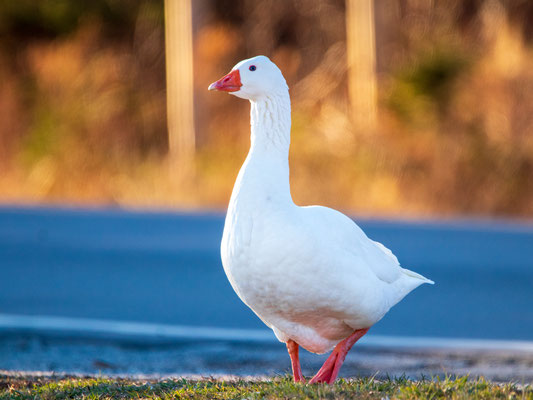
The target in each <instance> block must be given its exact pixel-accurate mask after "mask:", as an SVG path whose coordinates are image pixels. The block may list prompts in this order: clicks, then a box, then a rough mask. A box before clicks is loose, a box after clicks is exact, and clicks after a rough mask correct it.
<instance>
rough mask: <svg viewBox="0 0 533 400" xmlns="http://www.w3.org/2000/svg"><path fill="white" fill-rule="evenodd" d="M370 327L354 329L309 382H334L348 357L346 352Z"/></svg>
mask: <svg viewBox="0 0 533 400" xmlns="http://www.w3.org/2000/svg"><path fill="white" fill-rule="evenodd" d="M369 329H370V328H366V329H358V330H356V331H354V333H352V334H351V335H350V336H348V337H347V338H346V339H344V340H343V341H342V342H340V343H338V344H337V346H335V348H334V349H333V351H332V352H331V354H330V355H329V357H328V359H327V360H326V362H324V365H322V368H320V370H319V371H318V372H317V373H316V375H315V376H314V377H313V379H311V380H310V381H309V383H329V384H332V383H333V382H335V379H337V376H338V375H339V371H340V369H341V365H342V363H343V362H344V359H345V358H346V354H348V352H349V351H350V349H351V348H352V346H353V345H354V344H355V342H357V341H358V340H359V339H361V338H362V337H363V335H364V334H365V333H367V332H368V330H369Z"/></svg>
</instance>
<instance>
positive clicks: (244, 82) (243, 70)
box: [208, 56, 289, 101]
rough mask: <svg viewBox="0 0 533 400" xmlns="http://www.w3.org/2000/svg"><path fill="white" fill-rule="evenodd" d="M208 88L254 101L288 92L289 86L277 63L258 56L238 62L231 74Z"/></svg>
mask: <svg viewBox="0 0 533 400" xmlns="http://www.w3.org/2000/svg"><path fill="white" fill-rule="evenodd" d="M208 89H209V90H218V91H222V92H228V93H230V94H232V95H234V96H237V97H240V98H242V99H247V100H252V101H254V100H259V99H261V98H263V97H270V96H275V95H277V94H281V93H284V92H285V93H286V92H287V91H288V89H289V88H288V86H287V82H285V78H283V75H282V73H281V71H280V69H279V68H278V67H277V65H276V64H274V63H273V62H272V61H270V59H269V58H268V57H265V56H257V57H252V58H248V59H247V60H243V61H241V62H239V63H238V64H236V65H235V66H234V67H233V68H232V69H231V72H230V73H229V74H227V75H225V76H223V77H222V78H220V79H219V80H218V81H216V82H213V83H212V84H211V85H209V88H208Z"/></svg>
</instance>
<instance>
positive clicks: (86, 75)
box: [0, 0, 533, 218]
mask: <svg viewBox="0 0 533 400" xmlns="http://www.w3.org/2000/svg"><path fill="white" fill-rule="evenodd" d="M168 3H169V4H170V5H167V7H169V10H168V13H167V14H168V16H167V19H168V24H167V31H169V32H170V31H171V33H169V32H167V35H168V34H170V35H171V38H170V39H169V40H167V47H168V49H167V57H165V13H164V10H165V4H164V2H163V1H162V0H161V1H155V0H146V1H142V0H138V1H135V2H128V1H123V0H94V1H91V2H72V1H68V0H42V1H39V2H37V3H36V2H34V1H31V0H20V1H16V2H12V1H4V2H1V3H0V82H1V85H0V120H1V121H2V123H1V124H0V169H1V171H2V173H1V174H0V201H1V202H3V203H10V204H13V203H16V204H18V203H31V204H34V203H46V204H51V203H53V204H57V203H59V204H67V203H68V204H78V205H91V206H92V205H117V206H121V207H123V206H124V207H130V206H134V207H152V208H153V207H177V208H205V207H209V208H214V209H224V208H225V206H226V204H227V202H228V199H229V195H230V192H231V189H232V186H233V181H234V179H235V177H236V174H237V171H238V168H239V166H240V164H241V163H242V161H243V160H244V158H245V156H246V152H247V147H248V145H249V119H248V107H249V105H248V104H247V102H245V101H241V100H239V99H235V98H233V97H232V96H227V95H222V94H218V93H216V94H214V93H208V92H207V90H206V89H207V86H208V85H209V83H211V82H212V81H214V80H216V79H218V78H219V77H221V76H222V75H223V74H225V73H227V72H228V71H229V70H230V69H231V67H232V66H233V65H234V64H235V63H236V62H237V61H239V60H241V59H243V58H246V57H250V56H254V55H257V54H265V55H268V56H270V57H271V58H272V59H273V60H274V61H275V62H276V63H277V64H278V65H279V66H280V68H281V69H282V71H283V73H284V75H285V77H286V79H287V81H288V84H289V87H290V90H291V96H292V101H293V130H292V141H293V142H292V143H293V144H292V147H291V156H290V157H291V167H292V169H291V174H292V175H291V180H292V192H293V197H294V199H295V201H296V202H297V203H298V204H310V203H323V204H327V205H330V206H333V207H338V208H341V209H344V210H349V211H352V212H357V213H359V214H369V215H400V214H401V215H403V216H405V215H416V216H427V215H440V216H442V215H465V214H475V215H500V216H501V215H505V216H515V217H518V216H521V217H526V218H531V217H532V216H533V113H532V112H531V110H532V109H533V47H532V41H533V28H532V24H531V20H532V18H533V4H532V3H531V2H530V1H527V0H509V1H497V0H461V1H448V0H447V1H444V0H442V1H441V0H435V1H423V0H393V1H388V2H385V1H377V2H375V4H374V7H371V5H372V3H371V2H370V1H361V2H357V1H355V0H348V1H344V0H320V1H315V0H294V1H276V0H266V1H261V2H257V1H252V0H237V1H233V0H232V1H229V0H228V1H225V0H222V1H209V0H199V1H194V2H187V1H185V2H171V1H169V2H168ZM191 6H192V9H191ZM369 7H370V8H369ZM350 21H352V22H350ZM173 26H175V29H172V28H173ZM166 58H167V61H168V63H169V66H170V67H171V68H169V71H168V73H166V72H165V63H166ZM374 66H375V68H374ZM167 74H168V77H167ZM167 79H168V81H169V90H168V95H169V100H170V98H174V99H175V101H174V102H173V103H172V107H171V111H172V112H171V113H170V114H176V115H175V116H174V117H173V115H169V120H170V121H172V119H173V118H174V120H176V121H177V122H175V123H174V124H173V126H172V127H171V128H172V129H171V130H170V133H169V131H168V130H167V111H166V110H167V106H166V96H167V90H166V80H167ZM193 105H194V108H193ZM171 124H172V122H171ZM317 188H320V190H317Z"/></svg>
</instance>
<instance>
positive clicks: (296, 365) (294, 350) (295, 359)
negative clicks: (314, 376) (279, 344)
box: [287, 339, 305, 383]
mask: <svg viewBox="0 0 533 400" xmlns="http://www.w3.org/2000/svg"><path fill="white" fill-rule="evenodd" d="M287 350H288V351H289V357H290V358H291V366H292V375H293V376H294V382H304V383H305V378H304V376H303V375H302V368H301V367H300V358H299V356H298V343H296V342H295V341H294V340H292V339H289V340H288V341H287Z"/></svg>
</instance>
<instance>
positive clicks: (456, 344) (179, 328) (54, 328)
mask: <svg viewBox="0 0 533 400" xmlns="http://www.w3.org/2000/svg"><path fill="white" fill-rule="evenodd" d="M9 331H11V332H13V331H15V332H19V331H21V332H33V333H39V332H41V333H42V332H56V333H61V334H62V335H67V336H68V335H72V336H84V337H86V336H91V335H104V336H105V335H112V336H118V337H139V338H146V339H156V340H157V339H167V340H168V339H175V340H179V339H195V340H226V341H253V342H271V343H272V342H275V341H276V338H275V337H274V334H273V333H272V332H271V331H269V330H266V329H264V330H263V329H233V328H215V327H200V326H183V325H167V324H152V323H143V322H128V321H114V320H102V319H89V318H69V317H54V316H42V315H39V316H30V315H16V314H0V334H1V333H2V332H9ZM360 343H361V344H363V345H366V346H369V347H380V348H392V349H426V350H427V349H435V350H474V351H512V352H522V353H523V352H527V353H533V341H525V340H487V339H460V338H451V339H450V338H435V337H413V336H411V337H407V336H406V337H403V336H383V335H372V334H369V335H367V336H365V337H363V338H362V339H361V342H360Z"/></svg>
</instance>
